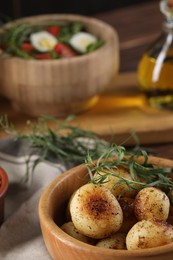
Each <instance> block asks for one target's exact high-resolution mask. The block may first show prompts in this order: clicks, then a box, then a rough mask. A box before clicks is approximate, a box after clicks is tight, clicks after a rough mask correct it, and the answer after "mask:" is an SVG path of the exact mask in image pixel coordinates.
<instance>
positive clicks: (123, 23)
mask: <svg viewBox="0 0 173 260" xmlns="http://www.w3.org/2000/svg"><path fill="white" fill-rule="evenodd" d="M158 3H159V1H151V2H150V3H146V4H141V5H136V6H134V7H130V8H123V9H120V10H112V11H110V12H106V13H101V14H97V15H95V17H97V18H99V19H102V20H104V21H106V22H108V23H109V24H111V25H112V26H113V27H114V28H116V29H117V31H118V34H119V38H120V57H121V66H120V75H119V76H118V78H117V79H116V80H115V81H114V83H113V84H112V85H111V86H110V90H111V91H112V90H113V91H115V94H116V98H117V95H119V96H118V98H119V97H120V98H124V95H125V98H127V96H128V98H129V97H130V98H131V97H132V96H133V97H134V96H135V98H136V96H140V93H139V92H138V86H137V79H136V68H137V64H138V61H139V58H140V56H141V54H142V53H143V51H144V50H145V48H146V47H147V46H148V45H149V43H150V42H152V41H153V40H154V39H155V38H156V36H157V35H158V34H159V33H160V31H161V23H162V15H161V14H160V12H159V6H158ZM108 93H109V91H108ZM108 96H109V95H108V94H107V93H106V98H105V94H103V95H102V96H101V102H102V101H104V102H107V103H108V102H109V98H110V97H108ZM105 100H106V101H105ZM116 101H117V99H116ZM132 101H134V99H132ZM137 102H138V101H137ZM133 105H134V104H133ZM138 105H139V103H138ZM101 107H102V103H99V104H98V105H97V106H96V107H95V108H94V109H93V110H92V111H89V112H88V113H85V114H81V115H79V121H80V123H81V124H82V125H83V126H84V127H86V126H87V127H88V125H89V121H87V120H86V119H88V118H93V122H94V121H95V120H96V116H98V117H99V118H100V119H102V116H103V113H102V112H101V111H102V109H101ZM120 107H121V109H120ZM120 107H119V108H118V109H117V108H116V112H115V116H114V114H113V112H112V111H114V110H113V108H112V107H109V109H107V110H106V111H107V114H106V113H105V114H104V117H103V118H105V119H108V118H109V117H110V115H111V113H112V116H113V120H114V127H116V123H117V125H119V126H121V127H122V128H123V127H124V124H125V123H126V125H125V127H124V128H125V129H127V120H126V117H127V116H126V115H127V113H126V112H127V111H129V109H131V108H130V107H133V110H132V113H131V115H130V114H129V116H128V119H130V116H133V115H135V114H136V110H135V109H136V107H134V106H130V107H128V106H126V107H125V108H123V107H122V106H120ZM137 109H138V108H137ZM0 111H1V115H4V114H7V115H8V117H9V120H10V121H11V122H12V123H13V124H14V125H15V127H16V128H17V129H20V130H23V129H24V127H25V123H26V121H27V120H28V119H32V118H30V117H28V116H26V115H22V114H20V113H17V112H15V111H13V110H12V108H11V106H10V103H9V102H8V101H7V100H4V99H3V98H2V99H1V102H0ZM110 111H111V113H110ZM117 111H120V113H119V116H120V115H121V114H122V115H123V116H126V117H125V118H124V119H123V120H121V117H119V118H120V120H119V121H116V115H117V114H116V113H117ZM138 112H139V109H138ZM154 113H155V112H153V110H152V117H153V118H152V119H151V114H146V113H144V114H143V115H144V117H145V118H146V120H148V119H149V117H150V121H153V120H154V115H155V114H154ZM156 113H158V111H157V112H156ZM164 113H165V114H164ZM161 114H162V120H163V121H162V127H161V128H160V129H159V130H158V129H157V127H158V126H159V125H158V123H157V125H156V127H155V123H154V121H153V122H150V123H149V124H148V125H146V129H145V131H146V132H145V133H144V134H143V135H142V134H141V133H142V130H141V132H140V133H139V134H140V135H141V137H142V138H143V139H142V140H143V144H144V145H145V146H146V145H147V146H148V147H149V148H151V149H154V152H156V154H158V155H160V156H164V157H167V158H173V135H172V133H173V126H172V123H171V122H173V120H171V119H173V118H172V117H173V112H170V111H169V112H164V111H162V112H161ZM148 115H149V116H148ZM164 116H165V118H167V125H168V127H167V129H166V130H165V128H163V126H164ZM157 117H159V115H158V114H157ZM138 118H139V124H138V125H140V118H141V115H140V113H139V117H138ZM110 120H111V118H110ZM99 122H101V123H103V120H100V121H99ZM157 122H158V121H157ZM121 127H120V128H119V129H120V130H119V132H118V134H117V141H119V142H121V141H122V140H123V138H126V134H127V132H125V131H124V129H122V128H121ZM91 130H95V128H94V127H91ZM115 130H116V129H115ZM123 131H124V132H123ZM159 131H160V132H159ZM115 132H116V131H115ZM99 134H100V133H99ZM158 134H159V135H158ZM101 135H102V133H101ZM157 135H158V137H157ZM4 136H6V134H5V133H4V132H3V131H1V132H0V137H4ZM156 137H157V138H156Z"/></svg>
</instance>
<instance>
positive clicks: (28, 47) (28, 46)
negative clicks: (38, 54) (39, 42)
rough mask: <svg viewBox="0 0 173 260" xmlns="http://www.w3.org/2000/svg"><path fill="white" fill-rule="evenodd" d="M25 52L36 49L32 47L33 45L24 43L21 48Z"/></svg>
mask: <svg viewBox="0 0 173 260" xmlns="http://www.w3.org/2000/svg"><path fill="white" fill-rule="evenodd" d="M20 48H21V49H22V50H23V51H31V50H33V49H34V47H33V46H32V44H31V43H29V42H24V43H22V45H21V47H20Z"/></svg>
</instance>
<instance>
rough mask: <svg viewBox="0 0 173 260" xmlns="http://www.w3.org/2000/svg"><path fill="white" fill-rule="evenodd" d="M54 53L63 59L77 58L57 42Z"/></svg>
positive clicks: (67, 48) (62, 44) (72, 52)
mask: <svg viewBox="0 0 173 260" xmlns="http://www.w3.org/2000/svg"><path fill="white" fill-rule="evenodd" d="M54 51H55V52H56V53H57V54H59V55H60V56H61V57H63V58H71V57H74V56H77V54H76V53H75V52H74V51H73V50H72V49H70V48H69V47H68V46H67V45H66V44H64V43H62V42H59V43H57V44H56V46H55V49H54Z"/></svg>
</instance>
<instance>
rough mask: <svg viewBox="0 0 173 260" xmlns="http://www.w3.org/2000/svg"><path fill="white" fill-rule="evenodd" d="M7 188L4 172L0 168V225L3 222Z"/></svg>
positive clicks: (6, 178) (6, 177)
mask: <svg viewBox="0 0 173 260" xmlns="http://www.w3.org/2000/svg"><path fill="white" fill-rule="evenodd" d="M7 188H8V176H7V174H6V172H5V171H4V170H3V169H2V168H1V167H0V225H1V224H2V222H3V220H4V201H5V195H6V192H7Z"/></svg>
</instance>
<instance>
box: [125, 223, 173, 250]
mask: <svg viewBox="0 0 173 260" xmlns="http://www.w3.org/2000/svg"><path fill="white" fill-rule="evenodd" d="M172 241H173V226H172V225H169V224H168V223H167V222H165V221H161V220H153V219H152V220H141V221H139V222H137V223H136V224H135V225H134V226H133V227H132V228H131V229H130V231H129V232H128V234H127V237H126V246H127V249H128V250H137V249H145V248H153V247H158V246H162V245H166V244H169V243H171V242H172Z"/></svg>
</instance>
